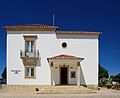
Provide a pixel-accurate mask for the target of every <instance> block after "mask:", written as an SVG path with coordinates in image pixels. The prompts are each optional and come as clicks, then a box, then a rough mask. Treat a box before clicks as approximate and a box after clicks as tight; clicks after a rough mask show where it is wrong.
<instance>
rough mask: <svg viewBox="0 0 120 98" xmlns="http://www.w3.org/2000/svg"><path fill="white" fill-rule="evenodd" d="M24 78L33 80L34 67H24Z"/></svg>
mask: <svg viewBox="0 0 120 98" xmlns="http://www.w3.org/2000/svg"><path fill="white" fill-rule="evenodd" d="M25 77H26V78H35V67H25Z"/></svg>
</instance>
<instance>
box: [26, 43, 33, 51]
mask: <svg viewBox="0 0 120 98" xmlns="http://www.w3.org/2000/svg"><path fill="white" fill-rule="evenodd" d="M34 45H35V44H34V41H26V52H34V48H35V46H34Z"/></svg>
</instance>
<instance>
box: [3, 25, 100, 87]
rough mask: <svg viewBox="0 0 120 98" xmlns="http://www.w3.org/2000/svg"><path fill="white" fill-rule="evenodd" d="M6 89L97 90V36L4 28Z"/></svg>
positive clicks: (51, 28)
mask: <svg viewBox="0 0 120 98" xmlns="http://www.w3.org/2000/svg"><path fill="white" fill-rule="evenodd" d="M5 29H6V32H7V84H8V85H76V86H80V85H85V86H87V87H91V88H96V87H97V86H98V58H99V55H98V54H99V40H98V39H99V35H100V34H101V32H88V31H59V30H58V28H57V27H56V26H47V25H41V24H28V25H18V26H6V27H5Z"/></svg>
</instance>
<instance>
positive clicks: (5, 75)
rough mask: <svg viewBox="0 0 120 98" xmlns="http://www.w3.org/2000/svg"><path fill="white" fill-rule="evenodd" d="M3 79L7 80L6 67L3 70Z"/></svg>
mask: <svg viewBox="0 0 120 98" xmlns="http://www.w3.org/2000/svg"><path fill="white" fill-rule="evenodd" d="M2 78H3V79H6V78H7V71H6V67H5V68H4V70H3V73H2Z"/></svg>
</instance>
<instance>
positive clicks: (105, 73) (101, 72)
mask: <svg viewBox="0 0 120 98" xmlns="http://www.w3.org/2000/svg"><path fill="white" fill-rule="evenodd" d="M108 77H109V74H108V71H107V70H106V69H105V68H103V67H102V66H101V65H100V64H99V80H100V79H103V78H106V79H107V78H108Z"/></svg>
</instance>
